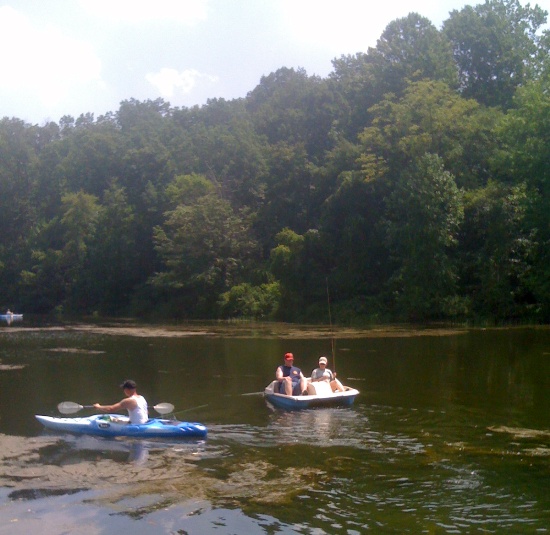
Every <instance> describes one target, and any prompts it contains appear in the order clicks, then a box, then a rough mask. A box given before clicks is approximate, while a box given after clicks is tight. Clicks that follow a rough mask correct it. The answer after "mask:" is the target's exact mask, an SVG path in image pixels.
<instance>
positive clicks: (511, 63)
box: [0, 0, 550, 323]
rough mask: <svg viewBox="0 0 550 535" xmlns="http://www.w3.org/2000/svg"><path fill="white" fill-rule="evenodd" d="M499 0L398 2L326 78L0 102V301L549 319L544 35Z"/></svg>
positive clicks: (48, 308)
mask: <svg viewBox="0 0 550 535" xmlns="http://www.w3.org/2000/svg"><path fill="white" fill-rule="evenodd" d="M545 21H546V12H544V11H542V10H541V9H540V8H539V7H538V6H535V7H533V8H532V7H530V6H529V5H527V6H525V7H522V6H521V5H520V4H519V3H518V1H517V0H485V3H483V4H480V5H477V6H474V7H470V6H465V7H464V8H463V9H461V10H460V11H453V12H452V13H451V15H450V17H449V19H448V20H447V21H445V23H444V25H443V29H442V30H441V31H439V30H438V29H436V28H435V27H434V26H433V24H432V23H431V22H430V21H429V20H427V19H426V18H424V17H422V16H420V15H418V14H416V13H411V14H409V15H408V16H407V17H404V18H400V19H396V20H394V21H392V22H390V24H388V26H387V27H386V29H385V30H384V32H383V33H382V35H381V36H380V39H379V40H378V42H377V45H376V47H373V48H369V49H368V50H367V51H365V52H358V53H357V54H356V55H353V56H343V57H340V58H338V59H335V60H334V61H333V66H334V70H333V72H332V73H331V74H330V75H329V76H328V77H327V78H326V79H323V78H321V77H319V76H310V75H308V74H307V73H306V72H305V71H304V70H303V69H292V68H286V67H281V68H280V69H278V70H276V71H275V72H273V73H270V74H267V75H266V76H264V77H262V78H261V80H260V83H259V84H258V86H257V87H255V88H252V90H251V91H250V93H249V94H248V95H247V96H246V97H245V98H242V99H235V100H233V101H226V100H224V99H213V100H210V101H208V103H207V104H206V105H204V106H201V107H199V106H194V107H192V108H171V107H170V105H169V104H168V103H167V102H165V101H163V100H162V99H157V100H147V101H144V102H140V101H137V100H135V99H130V100H126V101H124V102H122V103H121V104H120V107H119V109H118V110H116V111H113V112H109V113H107V114H106V115H104V116H101V117H98V118H95V117H94V115H93V114H89V113H83V114H81V115H80V116H79V117H77V118H76V119H75V118H73V117H71V116H65V117H63V118H62V119H61V120H60V121H59V124H55V123H52V122H50V123H47V124H44V125H43V126H36V125H28V124H25V123H24V122H23V121H20V120H18V119H7V118H4V119H1V120H0V222H1V223H2V239H1V240H0V288H2V290H1V292H2V293H1V295H0V306H2V305H5V306H9V307H10V308H11V309H24V310H22V311H24V312H28V313H29V312H53V311H69V312H75V313H97V314H128V315H131V314H150V315H155V316H158V317H162V316H169V317H189V318H218V317H224V318H231V317H239V318H258V319H279V320H286V321H324V322H326V319H327V317H326V300H327V289H328V288H330V295H331V302H332V303H331V304H332V309H333V311H334V319H335V320H336V321H344V322H349V323H353V322H356V321H365V322H366V321H394V320H403V319H405V320H417V321H424V320H432V319H437V320H443V319H449V318H451V319H464V320H472V319H473V320H476V321H477V320H479V321H485V320H487V321H507V320H514V321H516V320H521V321H526V320H529V319H534V320H536V321H550V297H549V296H550V282H549V281H550V268H549V267H548V266H550V225H549V223H548V221H549V219H548V213H550V171H549V169H550V166H549V165H548V162H549V161H550V154H549V151H550V149H549V147H550V139H549V132H550V100H549V98H550V97H549V95H550V87H549V83H548V80H549V74H548V73H549V72H550V71H549V69H550V61H549V60H548V57H549V54H548V52H549V50H550V33H548V32H547V31H545V32H543V31H541V30H542V28H543V25H544V22H545Z"/></svg>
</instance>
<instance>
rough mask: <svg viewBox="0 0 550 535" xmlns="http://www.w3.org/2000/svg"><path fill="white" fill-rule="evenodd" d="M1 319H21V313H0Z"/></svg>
mask: <svg viewBox="0 0 550 535" xmlns="http://www.w3.org/2000/svg"><path fill="white" fill-rule="evenodd" d="M0 319H1V320H22V319H23V314H0Z"/></svg>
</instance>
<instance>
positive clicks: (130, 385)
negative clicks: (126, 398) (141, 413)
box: [120, 379, 137, 390]
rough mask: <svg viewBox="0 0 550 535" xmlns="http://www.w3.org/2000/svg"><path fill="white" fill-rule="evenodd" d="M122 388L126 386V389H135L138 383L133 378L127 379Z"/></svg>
mask: <svg viewBox="0 0 550 535" xmlns="http://www.w3.org/2000/svg"><path fill="white" fill-rule="evenodd" d="M120 386H121V388H124V390H126V389H128V390H135V389H136V386H137V385H136V383H135V381H132V379H126V381H124V382H123V383H122V384H121V385H120Z"/></svg>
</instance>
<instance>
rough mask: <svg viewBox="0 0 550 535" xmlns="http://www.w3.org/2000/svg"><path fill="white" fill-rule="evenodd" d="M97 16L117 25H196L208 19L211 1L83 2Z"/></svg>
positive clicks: (109, 0)
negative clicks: (161, 22) (160, 22)
mask: <svg viewBox="0 0 550 535" xmlns="http://www.w3.org/2000/svg"><path fill="white" fill-rule="evenodd" d="M80 5H81V6H82V7H83V8H84V9H85V10H86V11H88V13H91V14H92V15H94V16H97V17H100V18H101V19H103V20H105V19H107V20H109V19H110V20H114V21H117V22H128V23H139V22H144V21H145V22H147V21H154V20H163V19H167V20H175V21H178V22H181V23H185V24H188V25H195V24H197V23H199V22H201V21H203V20H206V19H207V17H208V0H80Z"/></svg>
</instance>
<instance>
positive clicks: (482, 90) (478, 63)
mask: <svg viewBox="0 0 550 535" xmlns="http://www.w3.org/2000/svg"><path fill="white" fill-rule="evenodd" d="M546 16H547V12H546V11H543V10H542V9H541V8H540V7H539V6H538V5H535V6H534V7H533V8H532V7H531V6H530V5H529V4H527V6H526V7H522V6H521V4H520V3H519V1H518V0H485V3H483V4H479V5H477V6H475V7H472V6H465V7H464V8H463V9H462V10H461V11H456V10H454V11H452V12H451V14H450V18H449V19H448V20H447V21H445V23H444V29H443V31H444V34H445V35H446V36H447V38H448V39H449V41H450V42H451V43H452V48H453V55H454V59H455V62H456V65H457V67H458V76H459V85H460V89H461V91H462V93H463V94H464V96H465V97H467V98H474V99H476V100H477V101H478V102H480V103H482V104H485V105H487V106H501V107H503V108H509V107H510V106H511V104H512V100H513V97H514V93H515V90H516V88H518V87H520V86H521V85H523V84H524V83H525V82H527V81H528V80H530V79H532V78H533V77H534V76H535V75H536V74H537V72H538V71H539V69H540V63H539V61H540V57H541V54H540V47H546V44H545V43H544V41H540V39H539V37H538V36H537V31H538V30H539V28H540V27H541V26H543V25H544V24H545V23H546ZM547 52H548V49H546V53H547ZM542 55H544V54H542Z"/></svg>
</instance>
